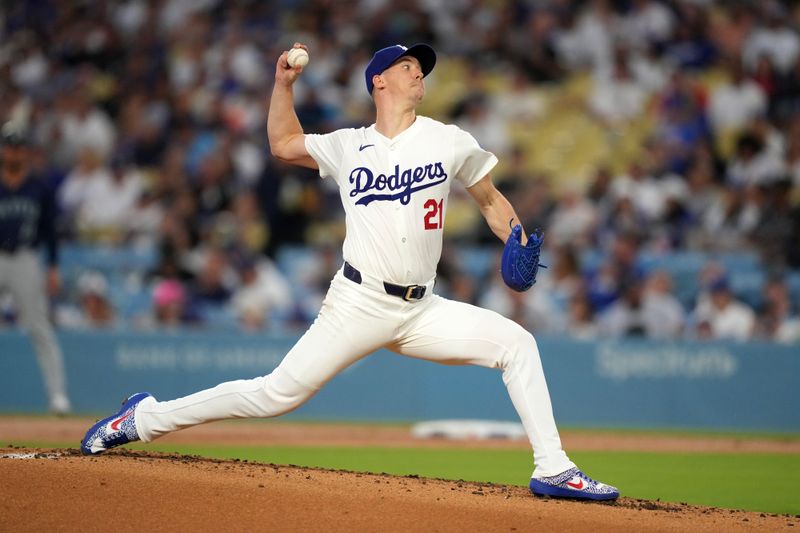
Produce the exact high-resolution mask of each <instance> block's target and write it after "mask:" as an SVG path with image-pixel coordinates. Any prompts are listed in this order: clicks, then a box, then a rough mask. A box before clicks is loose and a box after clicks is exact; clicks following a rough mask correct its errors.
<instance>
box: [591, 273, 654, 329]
mask: <svg viewBox="0 0 800 533" xmlns="http://www.w3.org/2000/svg"><path fill="white" fill-rule="evenodd" d="M643 289H644V288H643V283H642V280H641V279H626V280H624V281H623V282H622V285H621V286H620V291H619V292H620V297H619V298H617V299H616V300H615V301H614V302H613V303H612V304H611V305H609V306H608V307H607V308H606V309H604V310H603V312H602V313H601V314H600V315H599V316H598V318H597V323H598V328H599V331H600V334H601V335H603V336H608V337H644V336H646V335H647V323H646V319H645V315H644V308H643V301H642V298H643Z"/></svg>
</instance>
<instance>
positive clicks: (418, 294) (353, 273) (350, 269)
mask: <svg viewBox="0 0 800 533" xmlns="http://www.w3.org/2000/svg"><path fill="white" fill-rule="evenodd" d="M342 273H343V274H344V277H346V278H347V279H349V280H350V281H352V282H353V283H358V284H359V285H361V272H359V271H358V269H357V268H356V267H354V266H353V265H351V264H350V263H348V262H347V261H345V262H344V269H343V271H342ZM426 289H427V287H425V285H395V284H394V283H389V282H388V281H384V282H383V290H385V291H386V294H391V295H392V296H397V297H399V298H402V299H403V300H405V301H407V302H408V301H410V300H421V299H422V297H423V296H425V291H426Z"/></svg>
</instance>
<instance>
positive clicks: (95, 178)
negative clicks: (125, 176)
mask: <svg viewBox="0 0 800 533" xmlns="http://www.w3.org/2000/svg"><path fill="white" fill-rule="evenodd" d="M107 181H111V176H110V171H109V169H108V168H107V167H106V166H105V165H104V164H103V160H102V158H101V157H100V155H99V154H98V152H97V151H95V150H94V149H93V148H89V147H87V148H84V149H82V150H81V151H80V153H79V154H78V159H77V163H76V165H75V167H74V168H73V169H72V170H71V171H70V172H69V174H67V177H66V178H65V179H64V182H63V183H62V184H61V188H60V189H59V190H58V201H59V205H60V207H61V210H62V211H63V216H64V219H65V220H64V222H65V224H66V225H67V227H68V228H70V229H71V230H73V232H74V233H76V234H77V233H78V227H77V226H78V221H79V220H80V218H81V212H82V211H83V209H85V208H86V207H87V199H88V196H89V191H90V190H92V189H93V188H94V187H97V184H99V183H102V182H107Z"/></svg>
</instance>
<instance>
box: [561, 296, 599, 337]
mask: <svg viewBox="0 0 800 533" xmlns="http://www.w3.org/2000/svg"><path fill="white" fill-rule="evenodd" d="M566 332H567V333H568V334H569V336H570V337H572V338H575V339H578V340H594V339H595V338H597V336H598V335H599V331H598V327H597V323H596V322H595V320H594V312H593V311H592V304H591V302H590V301H589V299H588V298H587V297H586V294H585V293H583V292H578V293H576V294H575V295H574V296H573V297H572V299H570V302H569V315H568V319H567V329H566Z"/></svg>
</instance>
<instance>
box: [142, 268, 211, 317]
mask: <svg viewBox="0 0 800 533" xmlns="http://www.w3.org/2000/svg"><path fill="white" fill-rule="evenodd" d="M186 303H187V296H186V290H185V289H184V287H183V285H182V284H181V282H180V281H178V280H176V279H165V280H162V281H159V282H158V283H156V285H155V287H154V288H153V317H152V318H153V321H152V323H151V322H150V321H147V322H146V323H145V324H144V326H145V327H147V328H152V327H155V328H165V329H176V328H180V327H181V326H187V325H196V324H198V323H199V319H198V317H197V314H196V313H194V312H193V311H192V310H191V309H188V308H187V307H186Z"/></svg>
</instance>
